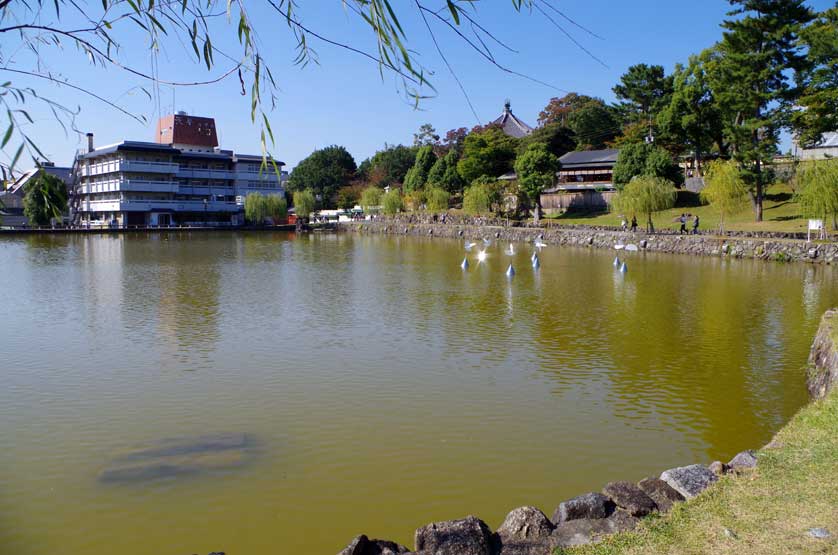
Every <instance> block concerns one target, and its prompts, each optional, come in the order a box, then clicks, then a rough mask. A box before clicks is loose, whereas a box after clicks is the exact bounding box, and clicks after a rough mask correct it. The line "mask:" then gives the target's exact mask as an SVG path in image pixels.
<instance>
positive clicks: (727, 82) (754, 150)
mask: <svg viewBox="0 0 838 555" xmlns="http://www.w3.org/2000/svg"><path fill="white" fill-rule="evenodd" d="M730 2H731V4H732V5H733V6H735V9H734V10H733V11H732V12H730V13H729V14H728V15H730V16H733V17H732V18H731V19H728V20H727V21H725V22H724V23H723V24H722V27H724V28H725V29H726V31H725V32H724V36H723V39H722V41H721V42H720V43H719V44H718V45H717V46H716V48H715V51H714V52H713V54H712V56H709V57H708V59H707V61H706V62H705V67H706V71H707V78H708V83H709V85H710V89H711V90H712V92H713V96H714V98H715V99H716V102H717V104H718V106H719V109H720V110H721V112H722V115H723V121H724V123H725V138H726V140H727V141H728V142H729V143H730V144H731V152H732V155H733V157H734V158H735V159H736V161H737V162H739V165H740V167H741V168H742V170H743V177H744V178H745V181H746V183H748V185H749V189H750V194H751V200H752V203H753V206H754V218H755V220H756V221H762V202H763V196H764V190H765V185H766V183H767V182H768V179H767V178H766V174H765V168H766V166H768V165H770V164H771V161H772V158H773V156H774V154H775V153H776V152H777V143H778V140H779V139H778V137H779V132H780V130H781V129H783V128H785V127H788V123H789V119H790V114H789V113H790V111H791V109H792V104H793V101H794V99H795V97H796V96H797V88H796V86H795V84H794V83H793V82H792V77H793V76H794V74H796V73H797V74H799V73H800V72H801V71H804V70H805V69H806V65H807V60H806V57H805V55H804V54H803V53H802V51H801V44H800V41H799V36H800V32H801V29H802V28H803V26H804V25H805V24H806V23H808V22H809V21H811V20H812V18H813V14H812V11H811V10H810V9H809V8H807V7H806V6H805V5H804V4H803V0H730Z"/></svg>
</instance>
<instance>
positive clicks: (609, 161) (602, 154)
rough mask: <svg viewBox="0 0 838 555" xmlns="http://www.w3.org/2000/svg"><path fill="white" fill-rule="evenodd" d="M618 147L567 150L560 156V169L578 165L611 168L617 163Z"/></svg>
mask: <svg viewBox="0 0 838 555" xmlns="http://www.w3.org/2000/svg"><path fill="white" fill-rule="evenodd" d="M619 154H620V151H619V149H616V148H609V149H604V150H575V151H571V152H568V153H567V154H565V155H564V156H562V157H561V158H559V162H561V163H562V169H563V170H565V169H573V168H578V167H604V168H613V167H614V164H616V163H617V156H618V155H619Z"/></svg>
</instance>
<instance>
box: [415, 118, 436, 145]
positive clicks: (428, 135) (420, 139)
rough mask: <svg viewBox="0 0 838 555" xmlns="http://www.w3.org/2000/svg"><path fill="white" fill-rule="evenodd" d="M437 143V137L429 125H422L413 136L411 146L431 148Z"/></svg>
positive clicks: (434, 130) (432, 127)
mask: <svg viewBox="0 0 838 555" xmlns="http://www.w3.org/2000/svg"><path fill="white" fill-rule="evenodd" d="M438 142H439V135H438V134H437V132H436V129H434V126H433V125H431V124H430V123H424V124H422V126H421V127H419V131H417V132H416V133H414V134H413V146H428V145H430V146H433V145H435V144H437V143H438Z"/></svg>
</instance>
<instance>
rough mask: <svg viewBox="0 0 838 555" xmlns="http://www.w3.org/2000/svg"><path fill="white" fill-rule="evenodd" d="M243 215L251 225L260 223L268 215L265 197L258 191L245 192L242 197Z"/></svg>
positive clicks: (263, 221)
mask: <svg viewBox="0 0 838 555" xmlns="http://www.w3.org/2000/svg"><path fill="white" fill-rule="evenodd" d="M244 217H245V219H246V220H247V221H248V222H250V223H251V224H252V225H262V224H263V223H265V218H267V217H268V206H267V203H266V199H265V197H264V196H263V195H261V194H259V193H247V196H246V197H244Z"/></svg>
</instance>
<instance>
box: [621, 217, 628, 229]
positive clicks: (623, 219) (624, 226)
mask: <svg viewBox="0 0 838 555" xmlns="http://www.w3.org/2000/svg"><path fill="white" fill-rule="evenodd" d="M620 227H621V228H622V229H623V231H625V230H627V229H628V221H627V220H626V217H625V216H621V220H620Z"/></svg>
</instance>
